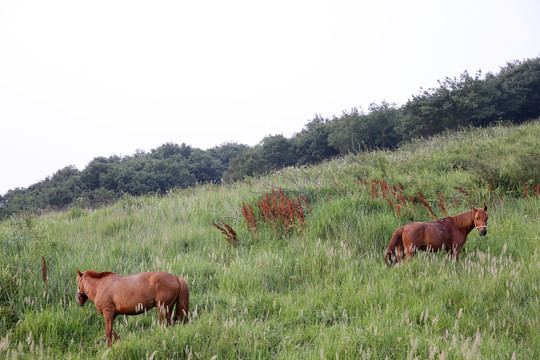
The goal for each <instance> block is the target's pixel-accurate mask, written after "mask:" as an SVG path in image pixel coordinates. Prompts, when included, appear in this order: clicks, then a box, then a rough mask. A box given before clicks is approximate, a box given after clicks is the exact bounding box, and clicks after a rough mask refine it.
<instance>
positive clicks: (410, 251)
mask: <svg viewBox="0 0 540 360" xmlns="http://www.w3.org/2000/svg"><path fill="white" fill-rule="evenodd" d="M405 252H406V253H407V256H406V257H405V260H411V259H412V258H413V257H414V254H415V253H416V246H414V245H413V244H411V245H409V246H406V247H405Z"/></svg>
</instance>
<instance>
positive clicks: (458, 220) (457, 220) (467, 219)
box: [450, 210, 474, 227]
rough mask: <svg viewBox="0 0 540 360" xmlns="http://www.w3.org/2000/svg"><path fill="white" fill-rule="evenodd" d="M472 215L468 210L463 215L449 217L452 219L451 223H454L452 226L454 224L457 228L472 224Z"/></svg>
mask: <svg viewBox="0 0 540 360" xmlns="http://www.w3.org/2000/svg"><path fill="white" fill-rule="evenodd" d="M473 213H474V211H472V210H469V211H466V212H464V213H461V214H457V215H454V216H450V217H451V218H452V221H453V222H454V224H456V226H457V227H466V226H469V225H471V224H472V223H473Z"/></svg>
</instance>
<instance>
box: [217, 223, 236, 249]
mask: <svg viewBox="0 0 540 360" xmlns="http://www.w3.org/2000/svg"><path fill="white" fill-rule="evenodd" d="M221 222H222V224H223V227H221V226H219V225H218V224H216V223H213V224H212V225H214V226H215V227H216V228H218V229H219V231H221V233H222V234H223V235H225V240H227V242H228V243H229V244H231V245H233V246H234V247H237V246H238V236H237V235H236V231H234V230H233V228H232V227H231V226H230V225H229V224H226V223H225V222H224V221H223V220H222V221H221Z"/></svg>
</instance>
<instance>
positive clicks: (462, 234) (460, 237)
mask: <svg viewBox="0 0 540 360" xmlns="http://www.w3.org/2000/svg"><path fill="white" fill-rule="evenodd" d="M487 221H488V214H487V206H485V207H484V208H483V209H477V208H475V207H473V210H471V211H467V212H464V213H462V214H459V215H455V216H449V217H446V218H444V219H441V220H438V221H434V222H413V223H409V224H407V225H405V226H402V227H400V228H399V229H397V230H396V232H395V233H394V235H392V239H391V240H390V245H388V250H387V251H386V257H385V261H386V263H387V264H388V265H392V264H393V263H394V262H398V261H400V260H401V256H402V255H403V250H405V253H406V254H407V259H411V258H412V257H413V256H414V254H415V253H416V250H418V249H420V250H425V251H432V252H436V251H441V250H446V251H447V252H448V253H449V254H450V255H453V256H454V258H455V259H456V261H457V260H458V259H459V253H460V252H461V248H462V247H463V245H464V244H465V241H466V240H467V235H469V233H470V232H471V230H472V229H474V228H475V227H476V228H477V229H478V232H479V234H480V236H484V235H486V234H487Z"/></svg>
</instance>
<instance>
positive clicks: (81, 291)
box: [77, 270, 88, 306]
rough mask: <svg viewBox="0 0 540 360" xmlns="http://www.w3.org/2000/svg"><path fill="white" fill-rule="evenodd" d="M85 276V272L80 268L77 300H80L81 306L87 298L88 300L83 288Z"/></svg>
mask: <svg viewBox="0 0 540 360" xmlns="http://www.w3.org/2000/svg"><path fill="white" fill-rule="evenodd" d="M83 276H84V273H81V272H80V271H79V270H77V301H78V302H79V306H83V305H84V303H85V302H86V300H88V296H87V295H86V293H85V292H84V289H83V284H82V279H83Z"/></svg>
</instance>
